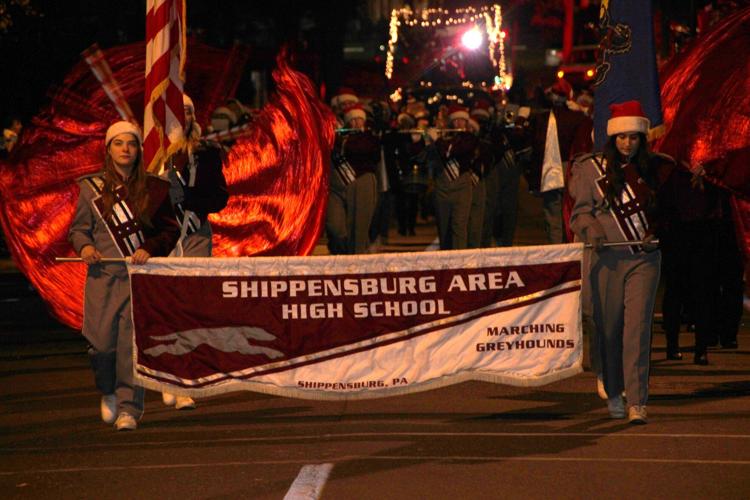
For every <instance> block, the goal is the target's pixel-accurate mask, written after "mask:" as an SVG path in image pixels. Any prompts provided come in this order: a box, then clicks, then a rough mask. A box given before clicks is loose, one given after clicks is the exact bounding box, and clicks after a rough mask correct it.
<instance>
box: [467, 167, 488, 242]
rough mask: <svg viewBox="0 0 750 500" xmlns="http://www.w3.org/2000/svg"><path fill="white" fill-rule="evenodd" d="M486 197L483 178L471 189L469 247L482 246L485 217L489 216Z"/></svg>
mask: <svg viewBox="0 0 750 500" xmlns="http://www.w3.org/2000/svg"><path fill="white" fill-rule="evenodd" d="M486 198H487V193H486V189H485V182H484V179H482V180H480V181H479V184H477V185H476V186H473V189H472V191H471V208H470V209H469V234H468V237H467V242H466V247H467V248H482V231H483V229H484V219H485V217H487V213H486V212H485V204H486Z"/></svg>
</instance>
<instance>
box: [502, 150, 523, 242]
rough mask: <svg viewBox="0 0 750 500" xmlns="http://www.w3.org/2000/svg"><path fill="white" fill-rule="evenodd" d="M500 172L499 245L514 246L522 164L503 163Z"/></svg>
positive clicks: (515, 162)
mask: <svg viewBox="0 0 750 500" xmlns="http://www.w3.org/2000/svg"><path fill="white" fill-rule="evenodd" d="M496 170H497V171H498V174H499V178H498V187H499V188H500V189H499V192H498V195H497V198H498V204H499V206H498V207H497V217H498V218H499V225H500V231H499V234H498V241H497V243H498V245H500V246H502V247H510V246H513V237H514V236H515V234H516V224H517V223H518V190H519V188H520V185H521V163H520V162H518V161H513V162H512V163H511V164H508V163H507V162H506V161H505V160H503V161H501V162H500V164H499V165H498V166H497V167H496Z"/></svg>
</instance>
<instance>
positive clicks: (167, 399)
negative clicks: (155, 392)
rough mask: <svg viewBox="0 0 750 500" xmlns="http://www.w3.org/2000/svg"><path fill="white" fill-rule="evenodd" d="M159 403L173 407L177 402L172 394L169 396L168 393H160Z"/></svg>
mask: <svg viewBox="0 0 750 500" xmlns="http://www.w3.org/2000/svg"><path fill="white" fill-rule="evenodd" d="M161 401H162V403H164V404H165V405H167V406H174V405H175V403H176V402H177V398H175V395H174V394H170V393H168V392H162V393H161Z"/></svg>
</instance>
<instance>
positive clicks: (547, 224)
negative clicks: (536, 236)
mask: <svg viewBox="0 0 750 500" xmlns="http://www.w3.org/2000/svg"><path fill="white" fill-rule="evenodd" d="M562 198H563V191H562V189H553V190H551V191H545V192H544V193H542V208H543V210H544V229H545V231H546V232H547V241H549V242H550V243H552V244H557V243H562V242H563V220H562Z"/></svg>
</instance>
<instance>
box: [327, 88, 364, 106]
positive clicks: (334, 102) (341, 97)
mask: <svg viewBox="0 0 750 500" xmlns="http://www.w3.org/2000/svg"><path fill="white" fill-rule="evenodd" d="M358 101H359V98H358V97H357V94H356V93H355V92H354V91H353V90H352V89H350V88H349V87H341V88H340V89H339V91H338V92H337V93H336V95H334V96H333V97H332V98H331V107H332V108H335V107H337V106H344V105H346V104H348V103H355V102H358Z"/></svg>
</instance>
